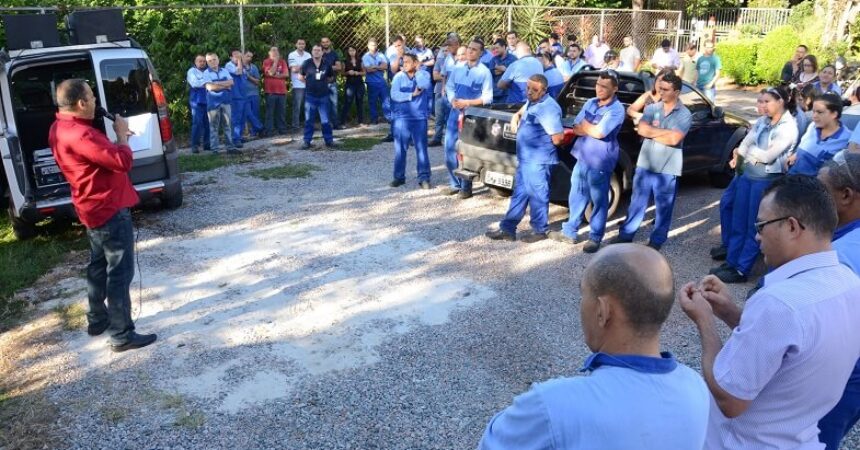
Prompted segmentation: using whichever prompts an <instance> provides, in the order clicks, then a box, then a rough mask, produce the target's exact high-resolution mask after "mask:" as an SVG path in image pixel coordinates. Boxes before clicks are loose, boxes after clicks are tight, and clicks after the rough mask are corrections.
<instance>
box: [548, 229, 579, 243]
mask: <svg viewBox="0 0 860 450" xmlns="http://www.w3.org/2000/svg"><path fill="white" fill-rule="evenodd" d="M546 236H547V237H548V238H550V239H552V240H554V241H556V242H563V243H565V244H571V245H573V244H576V239H571V238H570V237H569V236H568V235H566V234H564V233H562V232H561V231H550V232H549V233H547V234H546Z"/></svg>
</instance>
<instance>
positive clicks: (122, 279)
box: [49, 79, 156, 352]
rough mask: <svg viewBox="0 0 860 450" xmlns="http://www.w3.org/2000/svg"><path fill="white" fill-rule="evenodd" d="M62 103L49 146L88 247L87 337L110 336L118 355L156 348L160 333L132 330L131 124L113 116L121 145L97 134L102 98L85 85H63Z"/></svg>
mask: <svg viewBox="0 0 860 450" xmlns="http://www.w3.org/2000/svg"><path fill="white" fill-rule="evenodd" d="M56 98H57V105H58V107H59V112H58V113H57V115H56V121H55V122H54V124H53V125H52V126H51V131H50V135H49V142H50V145H51V150H52V151H53V154H54V158H55V159H56V161H57V165H58V166H59V167H60V170H61V171H62V172H63V176H65V177H66V180H67V181H68V182H69V187H70V188H71V194H72V203H73V204H74V206H75V211H77V214H78V218H80V221H81V223H83V224H84V226H86V228H87V236H88V237H89V241H90V264H89V266H88V267H87V296H88V298H89V312H88V313H87V321H88V323H89V326H88V327H87V333H88V334H89V335H90V336H98V335H100V334H102V333H104V332H105V330H107V331H108V332H109V334H110V347H111V350H113V351H114V352H123V351H126V350H131V349H135V348H141V347H145V346H147V345H149V344H151V343H153V342H155V340H156V335H154V334H148V335H140V334H137V333H135V332H134V322H133V321H132V319H131V296H130V294H129V286H130V285H131V280H132V278H134V232H133V229H132V223H131V213H130V212H129V208H130V207H132V206H134V205H136V204H137V202H138V196H137V192H135V190H134V186H132V184H131V180H130V179H129V176H128V173H129V171H131V168H132V163H133V156H132V152H131V148H130V147H129V146H128V136H129V135H131V133H130V132H129V129H128V122H126V120H125V119H123V118H122V117H120V116H116V117H115V120H114V121H113V129H114V131H115V132H116V136H117V142H116V143H115V144H114V143H112V142H110V140H108V138H107V136H105V134H104V133H102V132H101V131H100V130H98V129H96V128H94V127H93V124H92V123H93V119H94V118H95V112H96V102H97V100H96V97H95V96H94V95H93V91H92V89H91V88H90V86H89V85H88V84H87V82H86V81H84V80H81V79H70V80H66V81H63V82H62V83H60V85H59V86H58V87H57V96H56ZM105 300H107V307H106V306H105Z"/></svg>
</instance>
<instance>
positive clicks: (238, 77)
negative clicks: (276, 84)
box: [224, 61, 248, 146]
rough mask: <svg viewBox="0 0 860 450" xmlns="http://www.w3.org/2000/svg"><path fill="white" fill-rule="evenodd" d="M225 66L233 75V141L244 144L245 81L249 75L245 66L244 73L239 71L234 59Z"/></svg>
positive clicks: (231, 105) (231, 107)
mask: <svg viewBox="0 0 860 450" xmlns="http://www.w3.org/2000/svg"><path fill="white" fill-rule="evenodd" d="M224 68H225V69H227V72H229V73H230V76H232V77H233V88H232V94H233V102H232V103H231V104H230V111H231V114H230V123H231V124H232V125H233V142H234V143H235V144H236V145H237V146H241V145H242V130H243V129H244V128H245V116H246V114H245V109H246V98H245V97H246V96H245V83H246V82H247V81H248V75H246V74H245V70H247V67H246V68H243V70H242V73H237V72H238V67H237V66H236V64H234V63H233V61H230V62H228V63H227V64H224Z"/></svg>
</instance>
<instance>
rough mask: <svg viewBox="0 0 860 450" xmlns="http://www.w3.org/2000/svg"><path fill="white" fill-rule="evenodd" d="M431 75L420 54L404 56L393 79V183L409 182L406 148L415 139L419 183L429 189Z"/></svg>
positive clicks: (399, 184)
mask: <svg viewBox="0 0 860 450" xmlns="http://www.w3.org/2000/svg"><path fill="white" fill-rule="evenodd" d="M430 88H431V86H430V75H429V74H428V73H427V71H426V70H420V69H419V62H418V57H417V56H415V55H413V54H411V53H407V54H406V55H404V56H403V66H402V67H401V70H400V72H398V73H397V74H396V75H394V78H393V79H392V80H391V105H392V115H393V116H394V179H393V180H392V181H391V183H390V184H389V185H390V186H391V187H398V186H402V185H403V184H404V183H406V151H407V150H408V149H409V142H410V141H411V142H414V143H415V153H416V155H417V159H418V184H419V185H420V186H421V189H430V159H429V157H428V156H427V116H428V109H427V108H428V106H427V105H428V103H429V96H428V95H427V91H428V90H429V89H430Z"/></svg>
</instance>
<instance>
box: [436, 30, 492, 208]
mask: <svg viewBox="0 0 860 450" xmlns="http://www.w3.org/2000/svg"><path fill="white" fill-rule="evenodd" d="M483 51H484V44H483V42H481V41H478V40H473V41H472V42H470V43H469V45H468V47H467V49H466V64H464V65H462V66H457V67H455V68H454V69H453V70H452V71H451V73H450V75H449V76H448V78H447V81H446V82H445V94H446V95H447V96H448V101H449V103H451V112H450V113H449V114H448V122H447V125H446V127H445V165H446V166H447V167H448V178H449V182H450V186H449V187H448V188H447V189H445V190H444V191H443V193H444V194H445V195H454V194H457V193H459V195H460V198H464V199H465V198H469V197H471V196H472V181H471V180H465V179H460V178H458V177H457V176H455V175H454V170H456V169H457V166H458V164H459V162H458V161H457V140H458V139H460V130H459V126H458V125H459V120H460V115H461V114H463V111H464V110H465V109H466V108H467V107H469V106H480V105H489V104H490V103H492V102H493V76H492V75H491V74H490V69H487V66H485V65H483V64H481V63H480V62H478V59H479V58H480V57H481V54H483Z"/></svg>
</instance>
